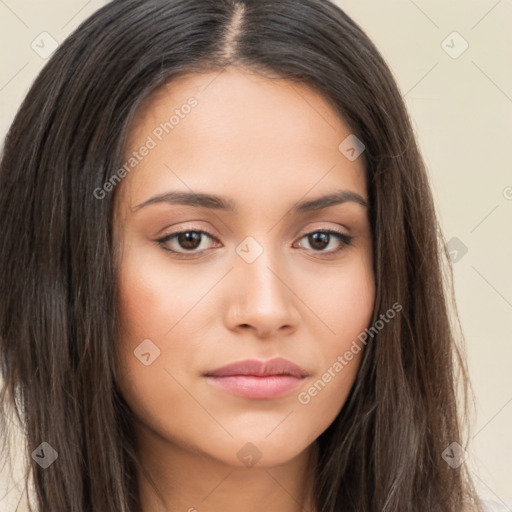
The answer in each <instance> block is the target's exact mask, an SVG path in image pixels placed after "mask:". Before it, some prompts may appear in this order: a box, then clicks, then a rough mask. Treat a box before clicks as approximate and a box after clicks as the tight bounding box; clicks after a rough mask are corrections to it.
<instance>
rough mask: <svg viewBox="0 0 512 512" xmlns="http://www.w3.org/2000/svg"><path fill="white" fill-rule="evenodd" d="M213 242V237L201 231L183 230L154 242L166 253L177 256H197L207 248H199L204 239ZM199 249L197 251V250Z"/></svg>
mask: <svg viewBox="0 0 512 512" xmlns="http://www.w3.org/2000/svg"><path fill="white" fill-rule="evenodd" d="M205 238H206V239H210V240H214V237H213V235H210V234H209V233H207V232H206V231H202V230H192V229H189V230H185V231H178V232H176V233H171V234H170V235H166V236H164V237H163V238H159V239H158V240H156V242H158V244H159V245H160V246H162V248H163V249H164V250H166V251H169V252H172V253H175V254H176V255H177V256H187V255H189V254H190V255H191V256H194V255H198V254H199V253H201V252H204V251H205V250H206V249H207V248H201V249H199V248H200V247H201V244H202V242H203V240H204V239H205ZM198 249H199V250H198Z"/></svg>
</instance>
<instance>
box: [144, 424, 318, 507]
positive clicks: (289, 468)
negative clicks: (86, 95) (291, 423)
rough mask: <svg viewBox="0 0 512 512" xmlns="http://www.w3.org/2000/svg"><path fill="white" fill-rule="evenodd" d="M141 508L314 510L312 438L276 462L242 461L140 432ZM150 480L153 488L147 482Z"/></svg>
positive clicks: (314, 446)
mask: <svg viewBox="0 0 512 512" xmlns="http://www.w3.org/2000/svg"><path fill="white" fill-rule="evenodd" d="M138 434H139V435H138V447H139V457H140V460H141V465H142V467H143V468H144V470H145V471H144V472H145V473H146V474H143V473H140V474H139V478H138V481H139V496H140V511H141V512H171V511H172V512H175V511H176V512H178V511H183V512H235V511H236V512H239V511H240V510H244V512H260V511H261V510H265V511H266V512H315V510H316V509H315V506H314V501H313V483H314V468H315V465H316V459H317V456H318V452H317V445H316V443H313V444H311V445H310V446H308V448H306V449H305V450H304V451H302V452H301V453H299V454H298V455H297V456H296V457H295V458H293V459H292V460H288V461H286V462H283V463H282V464H279V465H277V466H268V467H265V466H261V465H260V464H259V463H258V464H256V465H255V466H253V467H244V466H242V467H240V466H233V465H230V464H227V463H225V462H223V461H220V460H218V459H215V458H212V457H211V456H209V455H208V454H205V453H202V452H197V451H194V449H193V448H188V447H183V446H178V445H176V444H173V443H171V442H170V441H169V440H166V439H163V438H161V437H160V436H158V435H157V434H155V433H154V432H150V431H148V430H147V429H145V428H144V427H142V430H141V431H139V433H138ZM151 480H152V481H153V483H154V486H155V487H156V489H155V488H154V487H153V486H152V485H151V483H150V481H151Z"/></svg>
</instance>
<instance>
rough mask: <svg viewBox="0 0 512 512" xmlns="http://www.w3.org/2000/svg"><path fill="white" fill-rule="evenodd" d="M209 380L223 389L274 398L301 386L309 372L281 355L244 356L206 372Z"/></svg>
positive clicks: (249, 395)
mask: <svg viewBox="0 0 512 512" xmlns="http://www.w3.org/2000/svg"><path fill="white" fill-rule="evenodd" d="M204 376H205V377H206V378H207V379H208V382H209V383H210V384H212V385H213V386H215V387H216V388H218V389H221V390H223V391H226V392H229V393H232V394H235V395H238V396H242V397H245V398H252V399H259V400H265V399H267V400H268V399H273V398H278V397H281V396H284V395H286V394H288V393H290V392H291V391H292V390H294V389H295V388H297V387H298V386H300V384H301V383H302V382H303V380H304V379H305V378H306V377H307V376H308V372H307V371H306V370H304V369H302V368H300V367H299V366H297V365H296V364H294V363H292V362H290V361H287V360H286V359H282V358H275V359H271V360H269V361H258V360H254V359H252V360H245V361H239V362H235V363H231V364H228V365H226V366H223V367H221V368H218V369H216V370H212V371H209V372H207V373H205V374H204Z"/></svg>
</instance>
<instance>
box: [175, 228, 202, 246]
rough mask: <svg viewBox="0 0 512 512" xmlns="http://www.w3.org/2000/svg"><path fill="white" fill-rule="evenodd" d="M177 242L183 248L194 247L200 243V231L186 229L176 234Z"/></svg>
mask: <svg viewBox="0 0 512 512" xmlns="http://www.w3.org/2000/svg"><path fill="white" fill-rule="evenodd" d="M178 241H179V244H180V245H181V246H182V247H183V248H184V249H196V248H197V247H198V246H199V244H200V243H201V233H198V232H197V231H187V232H185V233H181V234H180V235H178Z"/></svg>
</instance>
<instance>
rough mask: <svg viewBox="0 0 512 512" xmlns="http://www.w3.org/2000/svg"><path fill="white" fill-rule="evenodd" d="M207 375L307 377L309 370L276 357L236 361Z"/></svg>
mask: <svg viewBox="0 0 512 512" xmlns="http://www.w3.org/2000/svg"><path fill="white" fill-rule="evenodd" d="M205 375H206V376H208V377H226V376H229V375H254V376H258V377H267V376H270V375H292V376H294V377H306V376H307V375H308V372H306V370H304V369H302V368H301V367H299V366H297V365H296V364H294V363H292V362H291V361H288V360H286V359H283V358H281V357H276V358H275V359H270V360H268V361H258V360H257V359H246V360H244V361H236V362H234V363H230V364H227V365H226V366H222V367H221V368H217V369H216V370H212V371H209V372H207V373H206V374H205Z"/></svg>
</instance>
